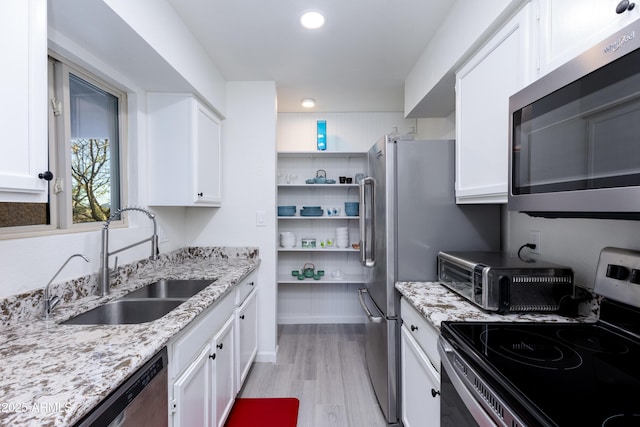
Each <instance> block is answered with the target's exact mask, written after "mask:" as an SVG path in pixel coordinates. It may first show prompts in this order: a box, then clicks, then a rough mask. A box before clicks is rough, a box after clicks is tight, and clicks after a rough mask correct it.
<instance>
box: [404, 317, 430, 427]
mask: <svg viewBox="0 0 640 427" xmlns="http://www.w3.org/2000/svg"><path fill="white" fill-rule="evenodd" d="M401 330H402V333H401V338H400V343H401V344H400V346H401V353H400V354H401V356H400V357H401V361H400V362H401V366H402V422H403V424H404V426H405V427H438V426H440V374H439V373H438V372H437V371H436V369H435V368H434V367H433V365H431V362H429V359H428V358H427V356H426V355H425V354H424V353H423V352H422V350H421V349H420V347H419V346H418V343H417V342H416V341H415V340H414V339H413V337H412V336H411V333H410V332H409V330H408V329H407V327H406V326H402V328H401Z"/></svg>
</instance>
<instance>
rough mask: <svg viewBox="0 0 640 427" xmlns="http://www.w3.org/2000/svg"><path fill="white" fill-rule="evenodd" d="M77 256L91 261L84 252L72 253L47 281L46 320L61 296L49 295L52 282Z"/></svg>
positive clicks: (45, 289) (45, 298) (45, 291)
mask: <svg viewBox="0 0 640 427" xmlns="http://www.w3.org/2000/svg"><path fill="white" fill-rule="evenodd" d="M75 257H80V258H82V259H84V260H85V261H86V262H89V258H87V257H86V256H84V255H82V254H73V255H71V256H70V257H69V258H67V260H66V261H65V262H64V264H62V267H60V268H59V269H58V271H56V274H54V275H53V277H52V278H51V280H49V283H47V285H46V286H45V287H44V318H45V320H47V319H48V318H49V315H50V314H51V312H52V311H53V309H54V308H55V306H56V305H58V303H59V302H60V297H58V296H57V295H56V296H53V297H52V296H49V294H50V291H49V286H51V283H53V280H54V279H55V278H56V277H58V274H60V272H61V271H62V269H63V268H64V267H65V265H67V264H68V263H69V261H71V259H72V258H75Z"/></svg>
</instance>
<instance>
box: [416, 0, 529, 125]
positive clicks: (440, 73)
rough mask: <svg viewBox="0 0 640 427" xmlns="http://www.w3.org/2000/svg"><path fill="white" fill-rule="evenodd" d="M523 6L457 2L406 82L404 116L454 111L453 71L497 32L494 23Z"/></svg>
mask: <svg viewBox="0 0 640 427" xmlns="http://www.w3.org/2000/svg"><path fill="white" fill-rule="evenodd" d="M524 2H525V1H524V0H474V1H466V0H458V1H456V2H455V3H454V4H453V7H452V8H451V11H450V12H449V14H448V15H447V16H446V18H445V19H444V21H442V24H441V25H440V27H439V28H438V31H436V33H435V35H434V36H433V38H432V39H431V40H429V41H428V44H427V46H426V48H425V49H424V51H423V52H422V54H421V55H420V57H419V58H418V60H417V61H416V64H415V65H414V66H413V68H412V69H411V71H410V72H409V74H408V75H407V77H406V78H405V82H404V83H405V86H404V113H405V115H406V116H407V117H443V116H445V115H448V114H449V113H450V112H451V111H453V109H454V103H455V101H454V86H455V81H454V78H453V73H455V70H456V68H458V67H459V66H460V65H462V62H463V61H464V60H465V59H466V58H467V57H468V56H469V54H470V53H471V52H473V50H474V49H476V48H477V47H479V45H480V44H481V43H482V42H483V41H484V39H485V38H486V37H487V36H488V35H489V34H490V33H491V32H492V31H494V30H495V29H496V22H500V21H501V20H502V19H504V18H505V17H506V16H508V15H510V14H511V13H513V12H514V11H515V10H516V9H517V8H518V7H519V6H521V5H522V4H523V3H524ZM425 42H427V41H426V40H425Z"/></svg>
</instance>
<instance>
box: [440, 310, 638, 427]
mask: <svg viewBox="0 0 640 427" xmlns="http://www.w3.org/2000/svg"><path fill="white" fill-rule="evenodd" d="M442 334H443V337H446V338H447V339H448V341H450V342H453V343H455V344H456V345H455V347H457V351H458V352H459V353H460V354H461V355H462V357H463V358H464V359H465V360H466V361H467V362H469V363H470V364H471V365H472V367H473V368H474V369H476V370H477V372H478V374H480V376H482V377H483V378H484V379H485V380H487V381H488V382H489V383H490V384H491V385H492V386H494V387H495V388H498V389H499V390H500V391H501V393H500V395H501V396H502V397H503V398H504V399H505V400H507V402H506V403H507V404H511V405H512V406H513V407H514V409H516V408H517V411H518V412H520V413H521V415H522V418H523V420H527V422H528V423H530V424H528V425H529V426H538V425H541V426H547V425H550V426H560V427H565V426H566V427H575V426H580V427H588V426H598V427H599V426H604V427H620V426H624V427H628V426H634V427H638V426H640V344H639V343H638V341H637V340H634V339H633V337H632V336H630V335H626V334H622V333H619V332H618V331H616V330H614V329H613V328H611V327H609V326H608V325H605V324H601V323H597V324H579V323H568V324H564V323H511V322H510V323H504V322H490V323H479V322H478V323H474V322H461V323H456V322H444V323H443V325H442ZM511 405H510V406H511ZM523 412H524V413H526V414H522V413H523Z"/></svg>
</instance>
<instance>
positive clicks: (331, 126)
mask: <svg viewBox="0 0 640 427" xmlns="http://www.w3.org/2000/svg"><path fill="white" fill-rule="evenodd" d="M318 120H326V121H327V151H367V150H369V148H370V147H371V145H373V143H374V142H376V141H377V140H378V139H379V138H380V137H381V136H383V135H384V134H387V133H391V132H393V127H394V126H397V127H398V132H400V133H402V134H406V133H408V132H410V131H411V129H412V128H411V127H412V126H413V127H414V128H415V127H416V126H417V125H416V120H415V119H405V118H404V117H403V116H402V113H400V112H395V113H394V112H391V113H386V112H384V113H379V112H370V113H367V112H362V113H280V114H278V151H316V150H317V148H316V143H317V141H316V122H317V121H318Z"/></svg>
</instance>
